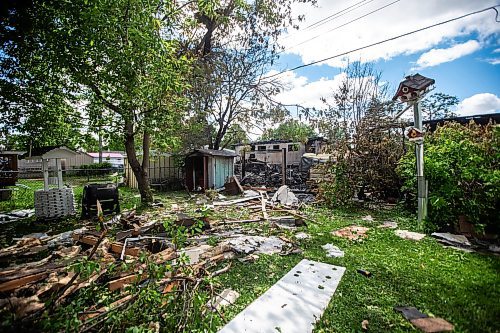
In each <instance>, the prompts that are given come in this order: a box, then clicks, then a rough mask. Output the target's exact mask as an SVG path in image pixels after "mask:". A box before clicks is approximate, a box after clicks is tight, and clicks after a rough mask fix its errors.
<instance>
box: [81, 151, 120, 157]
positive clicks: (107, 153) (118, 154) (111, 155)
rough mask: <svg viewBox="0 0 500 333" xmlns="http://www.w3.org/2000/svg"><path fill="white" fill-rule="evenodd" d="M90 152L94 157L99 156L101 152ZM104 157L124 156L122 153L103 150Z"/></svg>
mask: <svg viewBox="0 0 500 333" xmlns="http://www.w3.org/2000/svg"><path fill="white" fill-rule="evenodd" d="M88 154H89V155H90V156H92V157H93V158H98V157H99V153H88ZM102 157H103V158H123V155H122V154H121V153H116V152H107V151H103V152H102Z"/></svg>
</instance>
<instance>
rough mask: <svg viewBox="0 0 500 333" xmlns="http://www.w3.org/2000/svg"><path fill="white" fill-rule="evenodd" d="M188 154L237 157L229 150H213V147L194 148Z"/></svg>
mask: <svg viewBox="0 0 500 333" xmlns="http://www.w3.org/2000/svg"><path fill="white" fill-rule="evenodd" d="M189 156H221V157H228V158H229V157H237V156H238V155H237V154H236V153H235V152H233V151H231V150H227V149H224V150H214V149H195V150H193V151H192V152H191V153H189V154H187V155H186V157H189Z"/></svg>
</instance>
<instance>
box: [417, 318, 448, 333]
mask: <svg viewBox="0 0 500 333" xmlns="http://www.w3.org/2000/svg"><path fill="white" fill-rule="evenodd" d="M410 322H411V323H412V324H413V325H415V327H417V328H419V329H420V330H422V331H423V332H426V333H433V332H451V331H453V329H454V326H453V325H452V324H450V323H449V322H447V321H446V320H444V319H443V318H433V317H428V318H419V319H413V320H411V321H410Z"/></svg>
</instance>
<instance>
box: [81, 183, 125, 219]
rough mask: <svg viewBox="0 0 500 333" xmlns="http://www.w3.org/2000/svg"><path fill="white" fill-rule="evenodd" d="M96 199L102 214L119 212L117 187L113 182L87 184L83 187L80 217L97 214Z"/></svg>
mask: <svg viewBox="0 0 500 333" xmlns="http://www.w3.org/2000/svg"><path fill="white" fill-rule="evenodd" d="M97 200H99V202H100V204H101V207H102V212H103V214H104V215H111V214H113V213H116V214H118V213H119V212H120V202H119V200H118V188H117V187H116V186H115V185H114V184H88V185H85V186H84V187H83V197H82V218H90V217H96V216H97Z"/></svg>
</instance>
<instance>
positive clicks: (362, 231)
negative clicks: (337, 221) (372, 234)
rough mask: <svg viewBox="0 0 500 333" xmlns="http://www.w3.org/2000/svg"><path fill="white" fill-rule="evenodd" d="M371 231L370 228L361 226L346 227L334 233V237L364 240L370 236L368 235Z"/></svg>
mask: <svg viewBox="0 0 500 333" xmlns="http://www.w3.org/2000/svg"><path fill="white" fill-rule="evenodd" d="M368 230H370V228H366V227H359V226H350V227H345V228H342V229H339V230H335V231H332V235H334V236H337V237H342V238H347V239H349V240H354V241H355V240H359V239H362V238H366V237H367V236H368V235H367V234H366V233H367V232H368Z"/></svg>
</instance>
